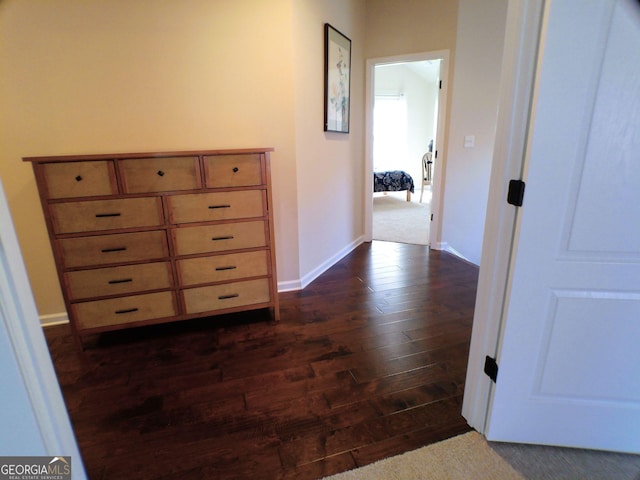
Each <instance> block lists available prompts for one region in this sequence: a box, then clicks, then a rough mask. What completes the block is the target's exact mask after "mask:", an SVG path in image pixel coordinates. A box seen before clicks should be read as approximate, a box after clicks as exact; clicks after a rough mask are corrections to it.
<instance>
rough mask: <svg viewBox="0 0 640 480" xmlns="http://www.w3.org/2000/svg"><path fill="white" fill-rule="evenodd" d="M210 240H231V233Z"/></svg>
mask: <svg viewBox="0 0 640 480" xmlns="http://www.w3.org/2000/svg"><path fill="white" fill-rule="evenodd" d="M211 240H213V241H214V242H216V241H218V240H233V235H229V236H228V237H213V238H212V239H211Z"/></svg>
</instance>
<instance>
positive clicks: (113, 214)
mask: <svg viewBox="0 0 640 480" xmlns="http://www.w3.org/2000/svg"><path fill="white" fill-rule="evenodd" d="M119 216H120V214H119V213H96V218H105V217H119Z"/></svg>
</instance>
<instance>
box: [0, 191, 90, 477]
mask: <svg viewBox="0 0 640 480" xmlns="http://www.w3.org/2000/svg"><path fill="white" fill-rule="evenodd" d="M0 322H2V324H4V327H5V329H6V331H7V333H8V337H9V339H8V340H9V344H10V345H11V349H12V350H13V352H12V354H13V356H14V357H15V359H16V362H17V364H18V367H19V371H20V372H19V374H20V377H21V379H22V381H23V383H24V388H25V389H26V391H27V393H28V397H29V401H30V403H31V409H32V411H33V416H34V420H35V424H36V425H37V427H38V431H37V432H28V433H29V434H30V435H31V436H32V437H33V438H36V437H40V438H41V439H42V444H43V446H44V449H45V451H46V453H47V454H49V455H51V456H56V455H58V456H60V455H62V456H67V455H68V456H71V457H72V464H73V478H74V479H78V480H80V479H85V478H86V476H85V473H84V467H83V464H82V458H81V456H80V452H79V450H78V446H77V444H76V440H75V436H74V434H73V430H72V427H71V423H70V421H69V416H68V414H67V409H66V407H65V404H64V400H63V398H62V394H61V392H60V387H59V385H58V380H57V378H56V375H55V372H54V369H53V364H52V363H51V357H50V356H49V349H48V347H47V344H46V341H45V338H44V334H43V332H42V327H41V326H40V322H39V319H38V311H37V309H36V305H35V302H34V299H33V294H32V293H31V288H30V286H29V279H28V277H27V272H26V270H25V267H24V261H23V259H22V253H21V252H20V246H19V244H18V239H17V237H16V234H15V230H14V227H13V221H12V219H11V214H10V212H9V208H8V205H7V203H6V201H5V195H4V189H3V188H2V183H1V182H0ZM8 387H9V388H11V385H9V386H8ZM16 388H17V386H16ZM25 420H26V419H25ZM20 447H21V446H17V447H16V448H20ZM33 448H34V450H33V452H34V453H31V452H30V451H29V452H25V453H24V455H29V454H32V455H36V454H37V453H35V452H38V450H37V449H36V448H37V447H36V446H35V445H34V446H33Z"/></svg>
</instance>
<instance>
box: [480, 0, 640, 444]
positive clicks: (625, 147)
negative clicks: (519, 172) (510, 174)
mask: <svg viewBox="0 0 640 480" xmlns="http://www.w3.org/2000/svg"><path fill="white" fill-rule="evenodd" d="M545 8H546V18H545V22H544V26H543V34H542V43H541V61H540V64H539V70H538V78H537V81H536V89H535V95H534V100H533V107H532V114H533V116H532V123H531V129H530V137H529V150H528V155H527V160H526V165H525V174H524V179H525V181H526V190H525V196H524V205H523V207H521V208H522V210H521V215H520V219H519V223H518V226H517V230H516V235H515V241H514V250H513V260H512V273H511V283H510V289H509V291H508V294H507V297H506V298H507V304H506V307H505V312H506V314H505V318H504V324H503V330H502V332H503V333H502V338H501V343H500V346H499V349H498V358H497V360H498V364H499V371H498V377H497V382H496V385H495V389H494V391H493V398H492V402H491V406H490V408H489V417H488V423H487V427H488V428H487V429H486V432H485V433H486V436H487V438H488V439H489V440H499V441H510V442H523V443H537V444H549V445H561V446H572V447H582V448H593V449H602V450H614V451H622V452H635V453H640V53H639V52H640V3H639V2H638V1H637V0H598V1H589V2H585V1H584V0H549V1H548V2H547V5H546V7H545Z"/></svg>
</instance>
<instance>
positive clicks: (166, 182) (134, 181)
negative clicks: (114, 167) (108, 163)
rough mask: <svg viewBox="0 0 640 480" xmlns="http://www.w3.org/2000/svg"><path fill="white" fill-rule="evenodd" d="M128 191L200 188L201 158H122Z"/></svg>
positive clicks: (123, 175)
mask: <svg viewBox="0 0 640 480" xmlns="http://www.w3.org/2000/svg"><path fill="white" fill-rule="evenodd" d="M119 165H120V172H121V174H122V181H123V184H124V191H125V193H151V192H170V191H176V190H196V189H198V188H200V184H201V182H200V174H199V171H200V168H199V163H198V157H170V158H166V157H165V158H139V159H137V158H136V159H128V160H120V162H119Z"/></svg>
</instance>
